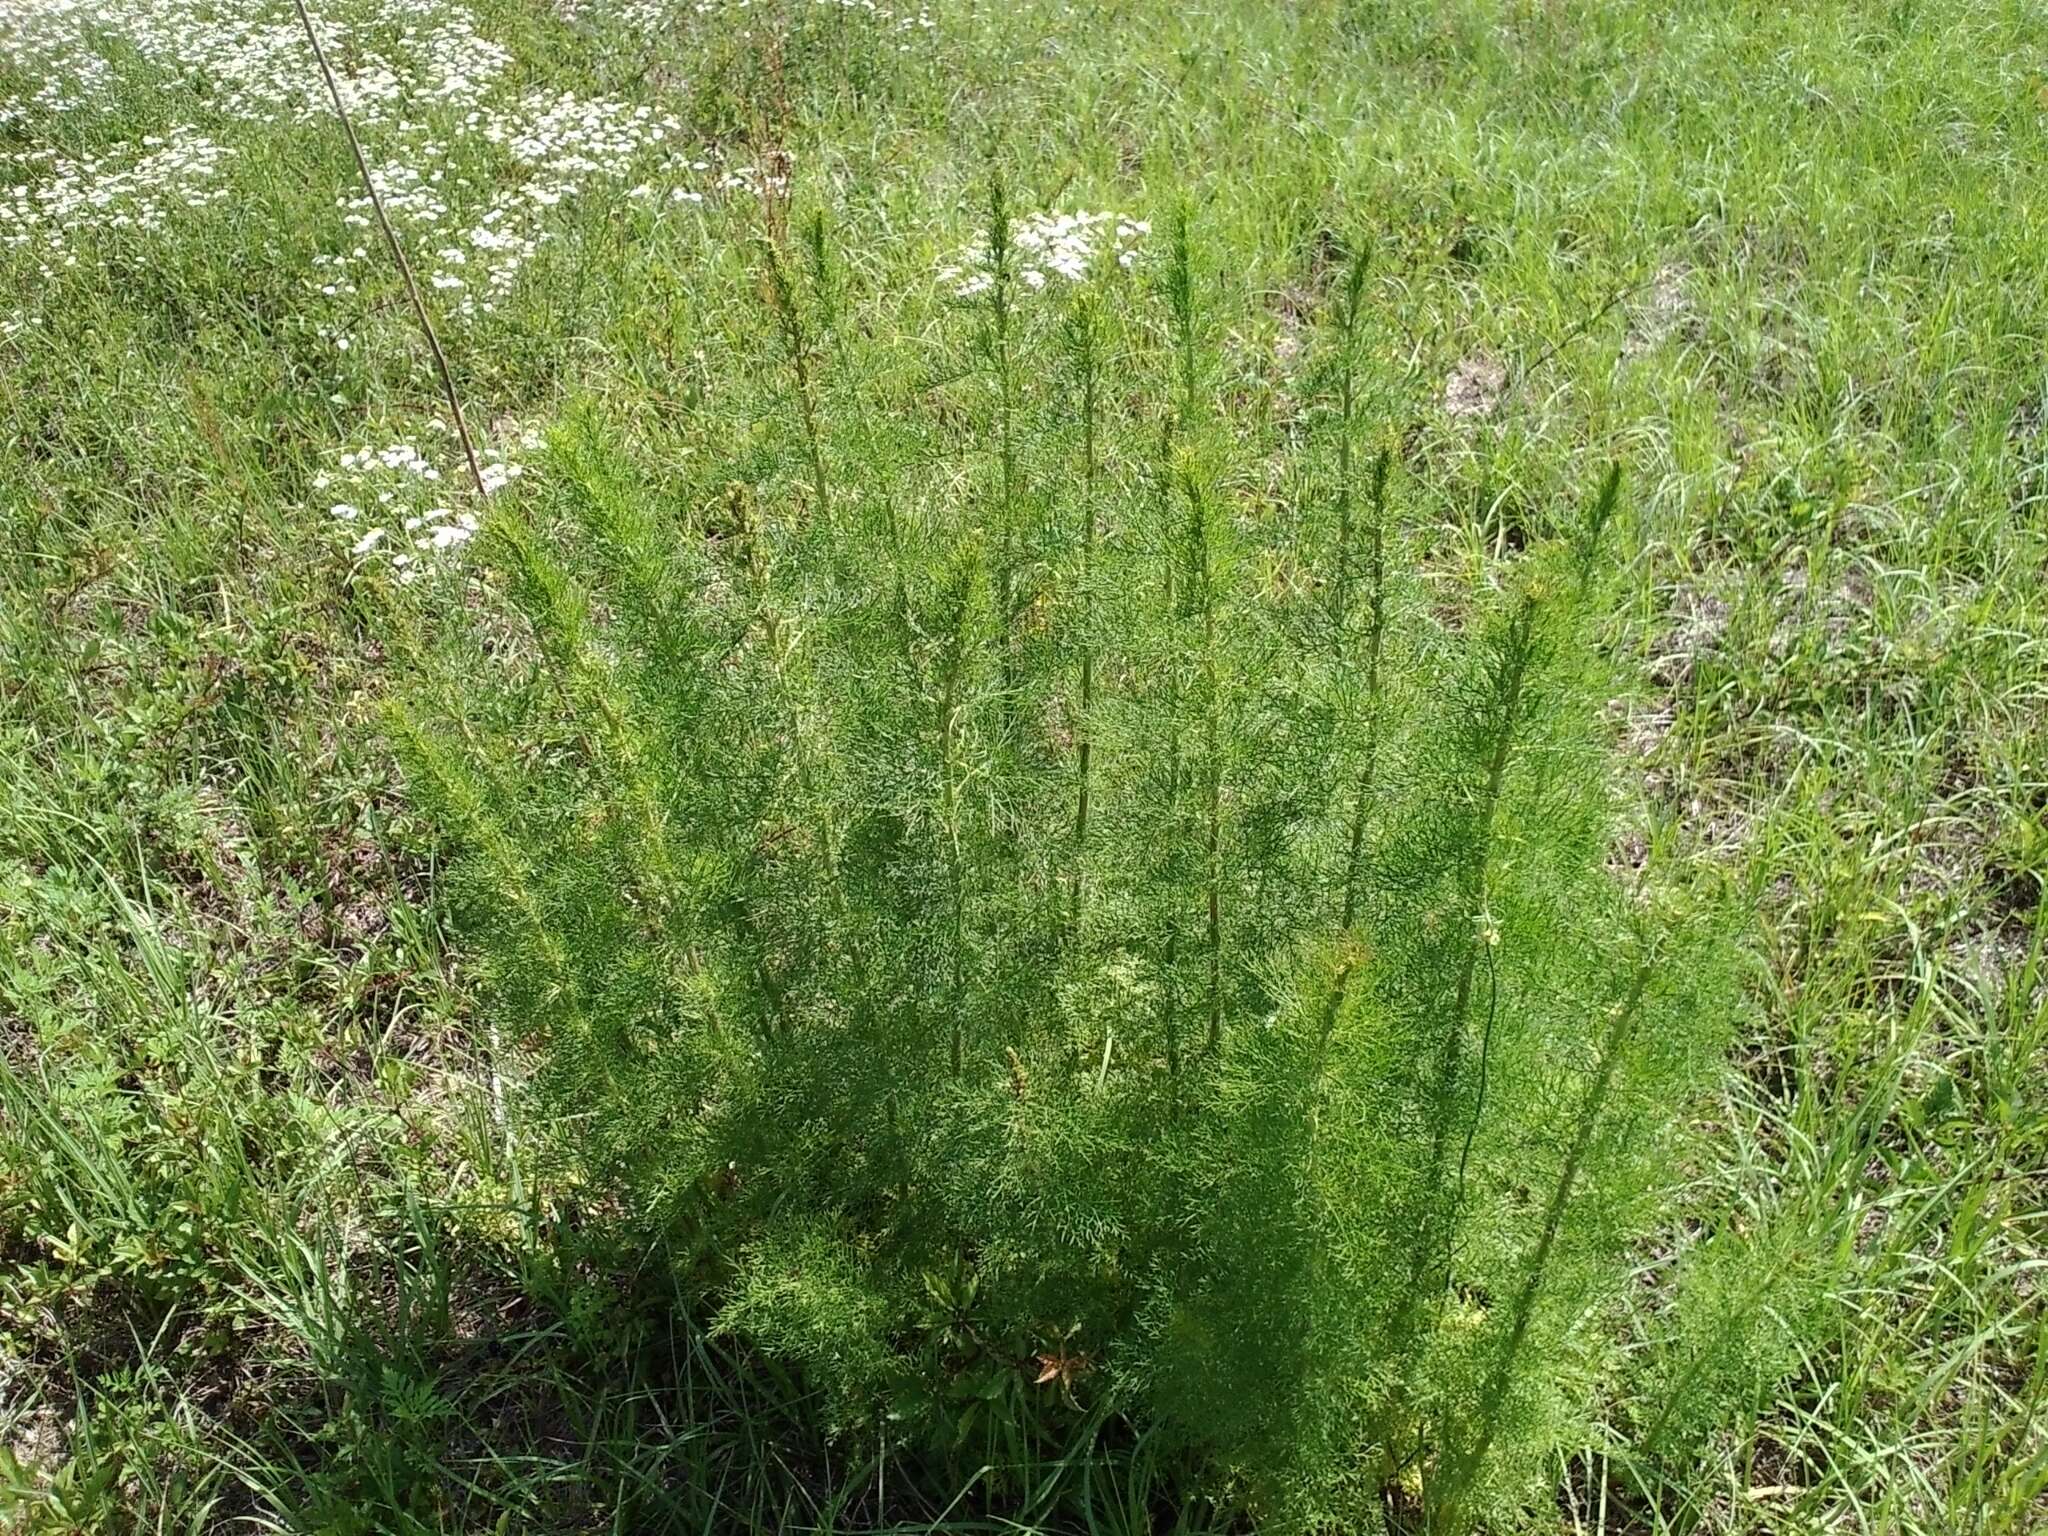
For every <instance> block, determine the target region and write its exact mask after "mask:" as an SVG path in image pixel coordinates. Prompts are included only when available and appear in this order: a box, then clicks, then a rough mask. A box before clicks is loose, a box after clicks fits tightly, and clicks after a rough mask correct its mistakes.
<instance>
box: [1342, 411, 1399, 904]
mask: <svg viewBox="0 0 2048 1536" xmlns="http://www.w3.org/2000/svg"><path fill="white" fill-rule="evenodd" d="M1347 435H1348V434H1347ZM1390 457H1391V455H1390V454H1389V452H1388V450H1386V449H1384V448H1382V449H1381V450H1380V453H1379V457H1378V458H1377V459H1376V460H1374V461H1373V470H1372V502H1371V505H1372V513H1371V517H1372V526H1371V542H1370V544H1369V545H1368V546H1367V554H1366V592H1367V596H1366V628H1365V644H1364V649H1365V658H1364V660H1365V756H1364V761H1363V762H1362V763H1361V764H1360V766H1359V770H1358V782H1357V783H1356V784H1355V785H1354V786H1353V787H1352V792H1351V837H1350V846H1349V848H1348V849H1347V850H1346V853H1345V859H1344V924H1343V926H1344V927H1345V928H1347V929H1348V928H1350V927H1351V925H1352V924H1353V923H1355V922H1356V921H1357V920H1358V888H1359V876H1360V874H1361V873H1362V872H1363V870H1364V866H1365V825H1366V821H1367V819H1368V818H1369V817H1370V815H1371V811H1372V797H1373V780H1374V777H1375V776H1376V775H1377V773H1378V771H1379V749H1380V655H1381V652H1382V651H1384V650H1385V648H1386V633H1387V521H1386V505H1387V467H1388V461H1389V459H1390ZM1350 547H1351V546H1350V542H1349V539H1348V536H1347V539H1346V542H1345V546H1344V550H1345V557H1344V560H1343V562H1342V565H1341V566H1340V569H1341V568H1342V566H1348V564H1349V554H1350Z"/></svg>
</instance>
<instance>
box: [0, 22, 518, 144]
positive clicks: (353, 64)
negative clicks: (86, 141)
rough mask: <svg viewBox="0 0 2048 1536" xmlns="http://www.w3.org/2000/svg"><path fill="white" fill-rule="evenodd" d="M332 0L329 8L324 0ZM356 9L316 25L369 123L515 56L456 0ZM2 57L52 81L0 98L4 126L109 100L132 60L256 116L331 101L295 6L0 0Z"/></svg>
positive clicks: (484, 74) (321, 108) (303, 116)
mask: <svg viewBox="0 0 2048 1536" xmlns="http://www.w3.org/2000/svg"><path fill="white" fill-rule="evenodd" d="M321 9H322V10H323V11H329V10H332V9H333V7H331V6H322V7H321ZM348 10H349V12H350V19H349V20H347V21H345V22H344V21H341V20H337V19H336V18H335V17H333V16H331V15H327V16H322V17H321V18H319V19H318V20H316V23H315V25H316V26H317V27H318V28H319V30H320V33H321V42H322V45H323V46H324V47H325V48H326V49H327V51H328V55H329V57H330V59H331V60H332V61H333V63H334V67H335V72H336V75H337V77H338V79H339V83H340V85H341V89H342V98H343V100H345V101H346V102H347V103H348V105H349V110H350V112H351V114H352V115H353V116H354V117H355V119H356V121H357V122H358V123H359V124H363V125H370V124H376V123H381V122H383V121H385V120H386V119H387V118H390V117H391V116H393V115H394V114H396V113H397V112H398V111H399V110H400V109H401V108H402V107H404V106H406V105H407V104H412V105H413V106H415V107H417V106H422V105H425V104H427V103H430V102H437V103H441V104H444V105H448V104H454V105H460V104H462V103H465V102H469V101H480V100H482V98H483V95H484V93H485V91H486V89H487V88H488V87H489V86H490V85H491V83H492V82H493V81H495V80H496V79H497V78H498V77H499V76H500V75H502V74H503V73H504V72H505V71H506V70H507V69H508V68H509V67H510V65H511V62H512V55H511V52H510V50H508V49H506V48H504V47H503V46H501V45H500V44H498V43H495V42H493V41H491V40H490V39H489V38H487V37H485V36H483V35H482V34H481V33H480V32H479V31H478V30H477V28H476V23H475V21H474V19H473V18H472V17H471V16H470V14H469V13H468V12H467V11H466V10H464V9H463V8H462V7H461V6H459V5H456V4H453V3H450V0H356V3H354V4H351V5H349V6H348ZM0 58H4V59H5V60H7V61H8V62H9V63H10V64H12V65H13V66H15V67H16V68H17V69H19V70H20V71H21V73H22V74H24V75H27V76H30V77H32V78H35V79H38V80H40V81H41V82H42V84H41V85H40V86H39V87H38V88H37V90H36V92H35V93H34V94H33V95H32V96H30V97H28V98H27V99H25V100H18V101H15V102H12V103H0V126H7V125H9V124H12V123H15V122H21V121H26V120H27V119H30V118H32V117H36V116H40V115H43V114H48V113H55V112H62V111H78V110H82V109H85V108H89V107H92V106H94V105H98V104H101V103H103V102H107V101H108V100H109V99H110V98H111V97H112V95H113V93H114V92H115V90H116V89H117V88H118V86H120V85H121V84H122V83H123V82H124V81H125V80H127V78H128V76H129V73H130V71H131V70H134V71H136V72H138V73H139V74H140V76H141V82H140V83H147V84H151V85H157V86H161V85H163V84H165V83H167V82H169V83H175V84H180V85H183V86H186V87H188V88H189V89H191V90H192V92H193V93H194V94H195V95H197V96H200V97H202V98H203V99H204V100H205V102H206V104H207V108H208V110H209V111H210V112H213V113H216V114H218V115H220V116H223V117H228V118H235V119H238V120H242V121H247V122H265V123H267V122H276V121H279V120H285V119H288V120H292V121H300V122H303V121H308V120H311V119H314V118H318V117H320V116H321V115H323V114H324V113H326V112H327V111H329V110H330V108H329V107H328V104H327V100H326V96H325V94H324V88H323V87H322V86H321V84H320V82H319V81H318V79H317V78H316V77H315V76H313V75H312V74H311V72H310V71H309V70H308V69H307V67H306V37H305V33H304V32H303V31H302V30H301V28H300V24H299V22H298V20H297V18H296V17H295V16H294V15H293V14H292V12H291V10H290V9H289V8H288V7H283V6H277V5H273V4H261V3H259V4H244V5H238V6H230V5H222V4H219V3H218V0H0Z"/></svg>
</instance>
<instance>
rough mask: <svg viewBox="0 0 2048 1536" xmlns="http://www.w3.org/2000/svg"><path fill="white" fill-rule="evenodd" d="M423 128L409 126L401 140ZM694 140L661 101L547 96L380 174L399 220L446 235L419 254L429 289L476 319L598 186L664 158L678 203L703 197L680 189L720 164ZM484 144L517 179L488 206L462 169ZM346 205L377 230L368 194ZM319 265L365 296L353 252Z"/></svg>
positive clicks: (418, 148)
mask: <svg viewBox="0 0 2048 1536" xmlns="http://www.w3.org/2000/svg"><path fill="white" fill-rule="evenodd" d="M412 126H415V125H410V124H400V125H399V127H398V130H397V133H398V135H399V136H402V135H403V133H404V131H405V129H406V128H408V127H412ZM682 133H683V126H682V124H681V122H680V121H679V120H678V119H676V118H675V117H674V116H672V115H669V114H666V113H660V112H657V111H655V110H654V108H652V107H649V106H645V105H640V106H635V105H633V104H631V103H628V102H622V101H611V100H602V99H599V100H591V99H586V98H583V97H580V96H577V95H575V94H574V93H573V92H564V93H560V94H547V93H541V92H535V93H530V94H528V95H526V96H524V97H522V98H521V99H520V100H518V101H517V102H514V103H512V104H510V105H509V106H504V107H498V106H485V107H479V108H473V109H472V110H471V111H469V112H468V113H467V114H466V115H465V116H464V117H463V118H462V119H461V121H460V122H459V123H458V124H457V125H456V128H455V136H454V137H453V138H452V139H447V140H442V139H421V140H418V141H416V142H412V143H409V144H405V145H403V147H402V148H401V149H400V150H399V151H398V152H397V154H396V155H395V156H394V157H393V158H391V159H389V160H387V161H385V163H383V164H381V165H379V166H376V167H374V168H373V169H372V170H371V173H370V174H371V177H372V179H373V180H374V181H375V183H376V186H377V193H378V196H379V198H380V199H381V200H382V201H383V204H384V209H385V212H386V213H388V214H389V215H390V216H391V219H392V222H393V223H394V224H395V225H398V226H400V227H402V228H406V229H408V230H409V231H419V230H427V229H441V230H443V231H445V232H444V233H442V234H440V235H439V236H438V238H436V239H435V240H434V241H433V242H432V243H431V244H428V245H425V246H424V247H423V248H421V249H419V250H418V251H417V253H416V257H415V259H416V261H417V264H418V265H419V267H420V268H421V269H422V271H423V273H424V275H425V280H426V282H427V283H428V284H429V286H431V287H432V288H433V289H435V290H437V291H438V292H439V293H441V294H442V295H445V296H446V297H444V299H443V304H444V306H445V310H446V312H447V313H448V314H450V315H452V316H455V317H459V318H464V319H473V318H475V317H476V316H477V315H479V314H488V313H490V312H491V311H493V310H495V309H496V308H497V307H498V305H499V303H500V302H501V301H502V300H504V299H505V297H506V296H507V295H508V294H510V293H511V291H512V288H513V286H514V284H515V282H516V280H517V278H518V276H519V273H520V271H521V270H522V269H523V268H524V267H525V266H526V265H527V263H528V262H530V261H531V260H532V259H533V257H534V255H535V253H536V252H537V251H538V250H539V249H540V247H541V245H542V244H543V243H545V242H546V241H547V240H548V238H549V231H548V229H547V227H546V221H547V218H548V215H549V211H550V210H551V209H554V208H556V207H558V206H560V205H561V204H563V203H566V202H569V201H571V200H573V199H574V198H575V197H576V196H577V195H578V194H579V193H581V192H582V191H584V190H586V189H587V188H588V187H590V186H591V185H593V184H596V183H600V182H605V183H617V182H619V181H622V180H625V179H627V178H629V177H630V176H632V175H633V174H635V173H636V172H641V171H644V170H646V169H648V162H649V157H650V156H657V157H659V160H658V163H657V164H656V165H655V166H654V167H653V168H654V169H655V170H656V172H657V174H659V176H660V177H661V180H662V183H663V185H665V186H669V187H670V189H671V190H670V192H669V196H670V197H671V198H672V199H673V200H677V201H681V200H684V199H690V200H694V201H700V202H701V201H702V199H703V194H702V193H701V192H697V191H695V190H693V189H690V188H687V187H685V186H682V185H680V184H678V183H680V182H681V181H682V180H684V179H687V178H689V177H691V176H693V175H694V174H696V173H701V172H706V171H709V170H710V169H711V166H710V163H709V162H708V161H705V160H691V159H689V158H688V157H687V156H686V155H684V154H683V153H681V151H680V149H679V148H678V146H679V144H680V141H681V137H682ZM478 145H487V146H493V147H495V149H496V150H498V151H499V152H501V153H502V154H503V155H504V156H505V157H506V159H507V160H509V162H510V167H509V174H507V175H504V176H495V177H491V178H489V179H490V181H491V182H493V183H494V184H496V185H497V186H498V190H497V192H496V193H495V194H494V195H492V196H491V197H489V198H488V199H483V198H481V192H480V181H479V179H478V178H473V177H469V176H464V175H460V174H457V173H455V172H454V171H453V170H452V169H451V166H452V164H453V163H455V162H456V161H457V160H458V159H459V157H461V156H464V155H467V154H470V153H473V152H474V151H475V149H476V147H477V146H478ZM654 190H655V186H654V184H653V183H651V182H649V183H642V184H640V185H638V186H635V187H634V188H633V189H632V192H631V194H630V195H632V196H635V197H647V196H651V195H652V194H653V192H654ZM337 206H338V207H339V208H340V209H341V210H342V223H343V224H344V225H345V226H349V227H352V228H356V229H361V228H364V227H367V225H368V224H369V222H370V218H371V209H370V198H369V196H368V194H367V193H360V192H355V193H350V194H348V195H345V196H343V197H342V198H340V199H339V200H338V202H337ZM361 254H362V253H361V251H360V250H358V251H357V253H356V255H357V257H360V256H361ZM315 261H316V264H317V265H318V266H319V267H321V268H322V269H323V270H322V271H321V272H319V273H318V274H317V275H318V276H319V278H320V279H321V281H320V290H321V292H322V293H323V294H324V295H327V296H329V297H339V296H344V295H347V294H349V293H352V292H353V291H354V289H353V287H352V286H351V285H349V284H348V283H346V282H345V281H344V280H342V279H340V278H337V277H336V276H335V275H334V273H333V270H332V269H334V268H336V267H346V266H347V265H348V263H349V261H350V258H349V257H347V256H343V255H340V254H338V253H326V254H323V255H321V256H319V257H316V258H315Z"/></svg>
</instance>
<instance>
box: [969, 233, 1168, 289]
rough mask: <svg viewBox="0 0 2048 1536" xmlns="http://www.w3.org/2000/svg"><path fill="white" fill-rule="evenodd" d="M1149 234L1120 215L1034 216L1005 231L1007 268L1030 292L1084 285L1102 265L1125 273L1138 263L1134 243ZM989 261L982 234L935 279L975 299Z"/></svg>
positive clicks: (986, 281) (987, 281) (991, 276)
mask: <svg viewBox="0 0 2048 1536" xmlns="http://www.w3.org/2000/svg"><path fill="white" fill-rule="evenodd" d="M1151 233H1152V225H1151V223H1150V221H1148V220H1145V219H1133V218H1129V217H1127V216H1125V215H1124V214H1121V213H1109V212H1095V213H1089V212H1079V213H1034V214H1031V215H1030V216H1029V217H1027V218H1022V219H1019V220H1017V221H1016V223H1014V224H1013V225H1011V227H1010V245H1011V261H1012V270H1013V271H1015V273H1016V274H1017V280H1018V281H1019V282H1021V283H1022V284H1023V285H1024V286H1025V287H1026V288H1029V289H1032V290H1034V291H1035V290H1037V289H1041V288H1043V287H1045V285H1046V284H1047V283H1048V282H1050V281H1051V280H1052V279H1054V278H1059V279H1061V280H1062V281H1065V282H1070V283H1078V282H1083V281H1085V280H1086V279H1087V277H1088V276H1089V274H1090V273H1091V272H1095V271H1099V270H1100V269H1101V267H1102V266H1103V264H1104V263H1105V262H1109V261H1113V262H1115V264H1116V265H1117V266H1118V267H1120V268H1126V269H1128V268H1129V267H1130V266H1132V265H1133V264H1134V263H1135V262H1136V261H1137V259H1138V245H1139V242H1141V241H1142V240H1143V239H1144V238H1145V236H1147V235H1149V234H1151ZM994 260H995V258H994V254H993V252H992V251H991V250H990V248H989V241H988V237H987V236H986V235H984V236H983V237H982V238H981V240H980V241H979V242H977V243H976V245H975V246H974V247H973V248H972V249H971V250H969V251H968V252H966V253H965V254H964V255H963V256H961V257H957V258H955V259H954V260H953V261H950V262H948V263H947V264H946V265H944V266H942V267H940V268H939V281H940V282H942V283H945V284H947V285H949V286H950V287H951V288H952V290H953V292H954V293H955V294H956V295H957V296H959V297H960V298H963V299H971V298H974V297H975V296H976V295H977V294H981V293H985V292H987V291H988V289H989V287H990V286H991V285H992V284H993V283H994V282H995V271H994Z"/></svg>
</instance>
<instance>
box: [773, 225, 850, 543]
mask: <svg viewBox="0 0 2048 1536" xmlns="http://www.w3.org/2000/svg"><path fill="white" fill-rule="evenodd" d="M761 249H762V251H763V253H764V255H765V257H766V261H767V280H768V303H769V307H770V308H771V309H773V310H774V311H775V318H776V321H777V323H778V324H779V326H780V328H781V331H782V343H783V348H784V350H785V351H786V352H787V353H788V355H789V367H790V372H791V373H792V374H793V375H794V376H795V380H796V403H797V412H798V414H799V415H800V416H801V417H802V419H803V428H804V447H805V449H806V451H807V453H808V455H809V458H810V461H811V492H812V494H813V495H814V496H815V497H816V498H817V502H818V516H819V517H820V518H821V519H823V518H827V517H829V516H831V512H832V502H831V492H830V487H829V482H828V481H827V479H826V476H825V443H824V436H823V434H822V433H821V432H820V430H819V427H818V399H817V388H816V385H815V384H814V383H813V381H812V378H811V339H810V336H809V335H808V334H807V332H806V330H805V328H804V321H803V313H802V311H801V310H800V309H799V308H798V307H797V301H796V290H795V289H794V288H793V287H792V286H791V285H790V281H789V274H788V273H787V272H786V271H784V270H783V266H782V256H781V253H780V252H778V251H777V250H776V248H775V244H774V242H773V241H771V240H764V241H762V242H761Z"/></svg>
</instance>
